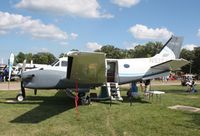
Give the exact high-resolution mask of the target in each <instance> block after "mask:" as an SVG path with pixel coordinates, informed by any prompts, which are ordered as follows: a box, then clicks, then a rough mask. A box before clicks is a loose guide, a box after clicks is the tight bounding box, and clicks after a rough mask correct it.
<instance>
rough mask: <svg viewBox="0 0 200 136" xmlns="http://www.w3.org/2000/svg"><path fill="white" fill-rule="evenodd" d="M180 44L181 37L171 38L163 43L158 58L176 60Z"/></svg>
mask: <svg viewBox="0 0 200 136" xmlns="http://www.w3.org/2000/svg"><path fill="white" fill-rule="evenodd" d="M182 43H183V37H176V36H172V37H171V38H170V39H169V40H168V41H167V42H166V43H165V45H164V46H163V48H162V49H161V50H160V52H159V54H157V55H159V57H168V58H171V59H178V58H179V55H180V52H181V46H182ZM157 55H156V56H157ZM156 56H155V57H156Z"/></svg>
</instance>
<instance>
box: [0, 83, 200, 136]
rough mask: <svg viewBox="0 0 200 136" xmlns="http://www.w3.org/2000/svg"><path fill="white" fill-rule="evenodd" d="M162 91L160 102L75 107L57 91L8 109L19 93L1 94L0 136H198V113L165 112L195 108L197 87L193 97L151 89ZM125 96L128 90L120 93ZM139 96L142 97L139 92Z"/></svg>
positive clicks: (174, 89) (199, 103)
mask: <svg viewBox="0 0 200 136" xmlns="http://www.w3.org/2000/svg"><path fill="white" fill-rule="evenodd" d="M152 89H153V90H154V89H155V90H161V91H165V92H166V94H164V95H163V96H162V101H161V102H159V101H157V102H156V101H155V99H154V100H153V101H150V102H148V101H145V100H144V99H143V95H141V99H137V100H134V102H133V105H132V106H130V103H129V101H127V100H125V101H124V102H123V103H122V102H113V104H112V105H111V106H110V103H109V101H108V102H106V101H104V102H93V103H92V105H89V106H79V113H80V114H79V118H77V116H76V111H75V108H74V100H71V99H69V98H67V97H66V95H65V92H62V91H59V92H57V91H56V90H47V91H42V90H41V91H38V95H37V96H34V95H33V91H31V90H30V91H27V100H25V101H24V102H21V103H9V102H7V100H12V99H14V98H15V96H16V94H17V93H18V91H0V135H2V136H7V135H8V136H26V135H27V136H40V135H41V136H49V135H50V136H51V135H53V136H54V135H55V136H61V135H67V136H68V135H69V136H86V135H87V136H104V135H106V136H108V135H110V136H164V135H169V136H198V135H200V113H192V112H189V111H180V110H171V109H169V108H168V106H174V105H178V104H179V105H188V106H195V107H199V108H200V93H199V92H200V86H197V90H199V92H198V93H196V94H189V93H186V92H184V90H186V87H182V86H152ZM121 90H122V95H123V96H126V91H127V89H121ZM140 93H141V92H140Z"/></svg>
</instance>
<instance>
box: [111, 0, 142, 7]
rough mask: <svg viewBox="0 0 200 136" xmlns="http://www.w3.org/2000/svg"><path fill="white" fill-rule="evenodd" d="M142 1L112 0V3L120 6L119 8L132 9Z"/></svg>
mask: <svg viewBox="0 0 200 136" xmlns="http://www.w3.org/2000/svg"><path fill="white" fill-rule="evenodd" d="M139 2H140V0H112V3H114V4H116V5H118V6H119V7H127V8H129V7H131V6H134V5H136V4H138V3H139Z"/></svg>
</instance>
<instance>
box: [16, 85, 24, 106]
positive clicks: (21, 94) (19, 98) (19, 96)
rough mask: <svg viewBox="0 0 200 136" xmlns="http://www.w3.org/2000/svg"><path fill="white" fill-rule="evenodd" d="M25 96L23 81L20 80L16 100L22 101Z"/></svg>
mask: <svg viewBox="0 0 200 136" xmlns="http://www.w3.org/2000/svg"><path fill="white" fill-rule="evenodd" d="M25 97H26V93H25V88H24V86H23V81H21V92H20V93H19V94H18V95H17V96H16V100H17V101H19V102H22V101H23V100H24V98H25Z"/></svg>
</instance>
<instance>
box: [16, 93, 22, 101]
mask: <svg viewBox="0 0 200 136" xmlns="http://www.w3.org/2000/svg"><path fill="white" fill-rule="evenodd" d="M16 100H17V101H18V102H22V101H23V100H24V97H23V95H22V94H18V95H17V96H16Z"/></svg>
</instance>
